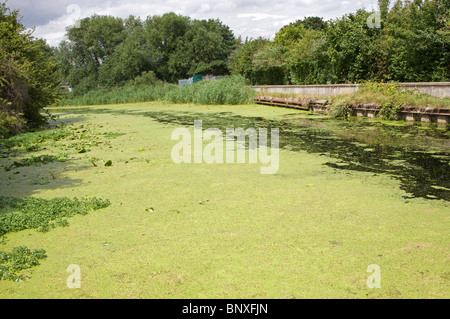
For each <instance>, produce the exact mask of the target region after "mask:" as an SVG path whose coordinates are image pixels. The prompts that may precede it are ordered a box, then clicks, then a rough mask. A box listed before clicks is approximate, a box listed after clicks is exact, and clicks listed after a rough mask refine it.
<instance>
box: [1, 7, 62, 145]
mask: <svg viewBox="0 0 450 319" xmlns="http://www.w3.org/2000/svg"><path fill="white" fill-rule="evenodd" d="M20 19H21V17H20V16H19V12H18V11H17V10H14V11H11V10H9V9H8V8H7V7H6V3H1V4H0V135H2V136H5V135H8V134H11V133H17V132H19V131H22V130H24V129H25V126H26V125H28V126H35V125H39V124H41V123H42V122H43V121H44V118H43V116H42V115H41V110H42V109H43V108H44V107H45V106H47V105H49V104H51V103H53V102H55V101H56V100H57V98H58V94H59V90H58V87H59V81H58V76H57V72H56V62H55V60H54V59H53V51H52V49H51V48H50V47H49V46H48V45H47V44H46V43H45V42H44V41H43V40H37V39H35V38H34V37H33V36H32V31H26V28H25V27H24V26H23V25H22V24H21V23H20Z"/></svg>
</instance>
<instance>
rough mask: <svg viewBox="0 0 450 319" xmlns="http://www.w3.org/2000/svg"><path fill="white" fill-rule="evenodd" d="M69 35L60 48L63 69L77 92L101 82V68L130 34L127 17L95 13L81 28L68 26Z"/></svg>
mask: <svg viewBox="0 0 450 319" xmlns="http://www.w3.org/2000/svg"><path fill="white" fill-rule="evenodd" d="M66 36H67V41H63V42H62V43H61V44H60V46H59V50H58V55H59V57H58V60H59V61H60V62H63V63H60V66H61V68H62V73H63V74H64V75H65V76H66V80H67V82H68V83H69V84H70V85H71V86H72V87H73V90H74V94H76V95H79V94H84V93H86V92H88V91H90V90H92V89H95V88H97V87H98V86H99V85H100V84H101V82H100V79H99V74H98V73H99V69H100V68H101V66H102V65H103V63H104V62H105V61H106V60H107V59H108V57H109V56H111V55H112V54H113V53H114V52H115V50H116V48H117V47H118V45H119V44H121V43H122V42H123V41H124V39H125V37H126V33H125V26H124V21H123V20H122V19H121V18H115V17H112V16H98V15H94V16H92V17H88V18H84V19H82V20H81V21H80V28H76V27H71V28H68V29H67V32H66ZM68 66H70V67H68ZM105 81H106V82H108V80H105Z"/></svg>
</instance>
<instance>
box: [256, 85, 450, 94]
mask: <svg viewBox="0 0 450 319" xmlns="http://www.w3.org/2000/svg"><path fill="white" fill-rule="evenodd" d="M401 85H402V86H403V87H405V88H406V89H408V90H417V91H420V92H422V93H427V94H430V95H432V96H436V97H440V98H443V97H450V82H419V83H401ZM358 87H359V85H358V84H324V85H260V86H254V87H253V88H254V89H255V90H256V91H258V92H261V93H266V94H270V93H287V94H299V95H312V96H316V97H327V96H333V95H338V94H346V93H354V92H356V91H357V90H358Z"/></svg>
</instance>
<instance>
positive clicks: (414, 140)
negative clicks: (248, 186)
mask: <svg viewBox="0 0 450 319" xmlns="http://www.w3.org/2000/svg"><path fill="white" fill-rule="evenodd" d="M71 111H74V110H73V109H71ZM77 111H79V112H82V113H83V112H84V113H90V112H92V113H114V114H126V115H143V116H147V117H150V118H152V119H155V120H157V121H158V122H161V123H165V124H171V125H179V126H193V124H194V120H202V124H203V129H208V128H218V129H220V130H222V131H223V132H224V131H225V129H226V128H233V127H234V128H237V127H240V128H244V129H246V128H250V127H252V128H256V129H258V128H267V129H268V130H269V133H270V128H279V130H280V141H279V142H280V148H283V149H287V150H291V151H306V152H308V153H313V154H320V155H324V156H326V157H329V158H333V159H334V160H333V161H330V162H326V163H325V165H327V166H329V167H332V168H335V169H338V170H353V171H363V172H370V173H374V174H389V175H390V176H393V177H394V178H396V179H398V180H399V181H400V187H401V189H403V190H404V191H405V192H407V193H408V194H410V196H407V197H409V198H413V197H423V198H427V199H443V200H447V201H448V200H450V169H449V168H450V166H449V164H450V152H449V150H450V144H449V133H450V132H449V127H448V126H445V127H444V128H437V127H433V126H431V127H430V126H428V127H423V126H422V125H421V124H420V123H416V124H405V125H398V124H396V125H393V124H392V123H387V122H379V121H378V122H377V121H368V120H364V121H361V120H350V121H343V120H332V119H329V118H323V117H320V118H315V117H314V116H312V117H309V118H299V119H296V118H293V117H290V118H288V119H286V120H271V119H267V118H263V117H244V116H240V115H237V114H235V113H231V112H220V113H194V112H180V111H163V112H161V111H146V112H141V111H129V110H111V109H92V108H83V109H78V110H77ZM290 116H295V114H290ZM407 197H405V198H407Z"/></svg>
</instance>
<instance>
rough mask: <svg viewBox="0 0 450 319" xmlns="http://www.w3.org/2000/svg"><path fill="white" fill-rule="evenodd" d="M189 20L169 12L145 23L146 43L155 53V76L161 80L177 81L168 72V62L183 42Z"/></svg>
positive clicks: (153, 17) (149, 18) (150, 18)
mask: <svg viewBox="0 0 450 319" xmlns="http://www.w3.org/2000/svg"><path fill="white" fill-rule="evenodd" d="M190 20H191V19H190V18H189V17H185V16H181V15H177V14H175V13H173V12H170V13H166V14H164V15H162V16H152V17H147V19H146V21H145V32H146V37H147V41H148V43H149V45H150V47H151V48H153V49H154V50H155V53H156V74H157V76H158V77H159V78H160V79H162V80H165V81H169V82H174V81H175V80H178V78H177V77H176V76H174V75H173V74H171V73H170V72H169V60H170V56H171V55H172V54H174V52H175V51H176V50H177V48H178V46H179V44H180V43H181V42H182V41H183V37H184V35H185V33H186V32H187V31H188V29H189V25H190Z"/></svg>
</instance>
